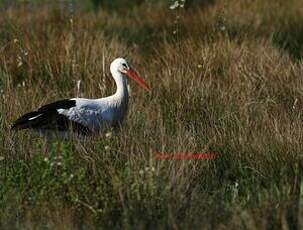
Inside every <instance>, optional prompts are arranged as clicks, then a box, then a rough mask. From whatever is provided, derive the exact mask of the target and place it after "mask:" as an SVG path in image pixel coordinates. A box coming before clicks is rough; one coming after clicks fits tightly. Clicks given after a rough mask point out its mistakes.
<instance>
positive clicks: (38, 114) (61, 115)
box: [11, 58, 150, 138]
mask: <svg viewBox="0 0 303 230" xmlns="http://www.w3.org/2000/svg"><path fill="white" fill-rule="evenodd" d="M110 71H111V74H112V76H113V78H114V80H115V82H116V85H117V91H116V93H115V94H114V95H112V96H109V97H105V98H99V99H86V98H72V99H65V100H60V101H56V102H54V103H51V104H47V105H44V106H42V107H40V108H39V109H38V110H36V111H33V112H30V113H26V114H24V115H23V116H21V117H20V118H18V119H17V120H16V121H15V122H14V124H13V125H12V127H11V129H12V130H21V129H33V130H36V131H38V132H39V133H40V134H43V135H44V136H45V135H46V136H49V135H51V136H54V135H55V136H59V137H61V138H67V137H69V136H70V134H71V133H72V134H76V135H77V136H87V135H90V134H93V133H95V132H98V131H100V130H102V129H103V128H105V127H117V126H120V125H121V124H122V122H123V120H124V118H125V116H126V114H127V107H128V89H127V80H126V77H125V76H127V77H129V78H131V79H133V80H134V81H136V82H137V83H138V84H139V85H140V86H141V87H142V88H143V89H145V90H147V91H150V88H149V87H148V86H147V85H146V83H145V82H144V81H143V80H142V79H141V78H140V77H139V76H138V75H137V74H136V73H135V72H134V71H133V70H132V69H131V68H130V66H129V65H128V64H127V62H126V60H125V59H123V58H117V59H115V60H114V61H113V62H112V63H111V65H110Z"/></svg>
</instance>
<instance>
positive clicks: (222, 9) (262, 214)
mask: <svg viewBox="0 0 303 230" xmlns="http://www.w3.org/2000/svg"><path fill="white" fill-rule="evenodd" d="M196 2H198V1H196ZM196 2H195V1H193V2H189V3H188V4H189V5H188V7H186V8H185V9H177V10H169V7H168V6H169V4H167V5H166V6H165V4H155V5H153V4H149V3H147V2H143V3H142V4H140V5H138V6H135V7H131V8H129V9H126V10H125V11H123V12H118V11H113V10H112V9H111V8H102V7H101V8H100V9H99V10H98V11H96V12H90V11H81V10H79V11H75V13H74V15H73V21H72V22H71V21H70V15H69V13H67V14H66V15H65V14H61V13H60V11H58V9H55V8H53V7H48V8H47V7H44V8H43V7H42V8H37V9H36V8H35V7H34V8H33V9H32V12H28V10H27V9H24V8H22V7H21V8H18V9H11V10H8V11H5V12H2V13H1V15H0V23H1V28H0V98H1V103H0V126H1V130H2V132H1V133H0V141H1V145H0V184H1V186H0V228H1V229H10V228H13V229H15V228H17V229H83V228H84V229H94V228H97V229H99V228H104V229H105V228H115V229H120V228H126V229H134V228H135V229H142V228H147V229H154V228H157V229H166V228H173V229H196V228H199V229H200V228H205V229H239V228H240V229H279V228H282V229H287V228H289V229H299V225H300V226H302V225H303V223H302V216H303V215H302V214H303V211H302V208H303V207H302V186H303V182H302V172H303V171H302V170H303V166H302V150H303V149H302V140H303V139H302V137H303V129H302V125H303V124H302V86H303V84H302V83H303V82H302V76H303V65H302V60H301V59H302V50H303V48H302V47H303V45H302V44H303V40H302V37H303V36H302V34H303V32H302V30H301V28H302V25H301V24H302V23H301V22H302V20H303V16H302V15H303V12H302V9H303V8H302V6H303V5H302V3H301V1H298V0H291V1H287V2H285V1H282V0H281V1H280V0H279V1H274V0H267V1H261V0H256V1H236V0H232V1H223V0H218V1H206V2H205V4H198V5H196V4H197V3H196ZM191 4H192V5H191ZM177 18H178V19H177ZM119 56H126V57H127V59H128V60H129V62H130V63H131V64H132V66H133V67H135V69H136V70H137V72H139V73H140V75H142V76H143V78H144V79H145V80H146V81H147V82H148V84H149V85H150V86H151V88H152V93H151V94H146V93H144V92H143V91H142V90H140V88H138V87H136V86H135V84H134V83H133V82H129V84H130V87H131V97H130V106H129V113H128V117H127V120H126V122H125V123H124V125H123V127H122V128H121V130H120V131H118V132H116V131H115V132H113V131H111V130H109V131H110V132H112V135H111V136H108V135H107V136H106V135H105V133H102V134H99V135H96V136H94V137H92V138H91V139H89V140H88V141H87V142H85V143H81V142H79V141H77V140H71V141H69V142H64V141H59V140H58V141H54V142H53V143H51V145H50V146H48V151H47V153H46V147H47V146H46V143H44V142H43V140H41V139H40V138H39V136H38V135H36V134H35V133H32V132H27V131H25V132H18V133H13V132H11V131H10V129H9V128H10V124H11V123H12V122H13V121H14V120H15V119H16V118H17V117H18V116H20V115H21V114H23V113H25V112H28V111H30V110H32V109H35V108H37V107H39V106H41V105H43V104H45V103H48V102H52V101H53V100H58V99H63V98H68V97H75V96H81V97H89V98H98V97H104V96H107V95H110V94H112V93H113V92H114V91H115V85H114V83H113V80H112V78H111V76H110V73H109V65H110V62H111V61H112V60H113V59H114V58H115V57H119ZM78 80H81V89H80V92H79V93H80V95H77V93H78V92H77V81H78ZM184 152H186V153H202V152H215V153H217V158H216V159H215V160H208V161H207V160H189V161H187V160H184V161H180V160H166V161H165V160H156V159H155V157H156V155H157V154H158V153H176V154H177V153H184Z"/></svg>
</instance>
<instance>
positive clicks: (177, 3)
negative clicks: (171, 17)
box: [169, 1, 179, 10]
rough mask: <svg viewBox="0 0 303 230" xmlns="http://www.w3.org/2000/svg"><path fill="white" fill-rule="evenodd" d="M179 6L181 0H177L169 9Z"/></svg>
mask: <svg viewBox="0 0 303 230" xmlns="http://www.w3.org/2000/svg"><path fill="white" fill-rule="evenodd" d="M178 7H179V1H175V2H174V3H173V4H172V5H170V7H169V9H171V10H174V9H177V8H178Z"/></svg>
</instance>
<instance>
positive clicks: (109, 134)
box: [105, 132, 113, 138]
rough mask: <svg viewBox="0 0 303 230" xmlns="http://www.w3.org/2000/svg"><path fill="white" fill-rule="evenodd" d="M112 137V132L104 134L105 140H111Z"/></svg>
mask: <svg viewBox="0 0 303 230" xmlns="http://www.w3.org/2000/svg"><path fill="white" fill-rule="evenodd" d="M112 136H113V133H112V132H107V133H106V134H105V137H106V138H111V137H112Z"/></svg>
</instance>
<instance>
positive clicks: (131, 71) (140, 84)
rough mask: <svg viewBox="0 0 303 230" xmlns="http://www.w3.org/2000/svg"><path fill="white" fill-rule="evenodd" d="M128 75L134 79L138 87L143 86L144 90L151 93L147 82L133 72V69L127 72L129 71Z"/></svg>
mask: <svg viewBox="0 0 303 230" xmlns="http://www.w3.org/2000/svg"><path fill="white" fill-rule="evenodd" d="M126 75H127V76H128V77H129V78H131V79H133V80H134V81H135V82H137V83H138V85H139V86H141V87H142V88H143V89H144V90H146V91H148V92H150V91H151V90H150V88H149V87H148V85H147V84H146V83H145V81H144V80H143V79H142V78H140V77H139V76H138V75H137V74H136V72H135V71H133V70H132V69H129V70H127V71H126Z"/></svg>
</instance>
